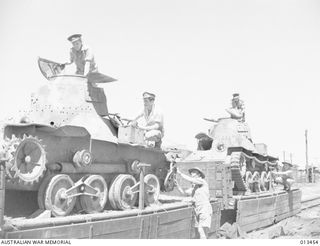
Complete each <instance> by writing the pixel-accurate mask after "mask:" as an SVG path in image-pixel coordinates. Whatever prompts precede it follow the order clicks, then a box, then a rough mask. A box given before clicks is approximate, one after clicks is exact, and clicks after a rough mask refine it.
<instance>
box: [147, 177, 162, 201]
mask: <svg viewBox="0 0 320 246" xmlns="http://www.w3.org/2000/svg"><path fill="white" fill-rule="evenodd" d="M144 182H145V188H144V189H145V195H144V199H145V204H146V205H147V206H148V205H150V204H154V203H157V202H158V198H159V195H160V183H159V180H158V178H157V176H155V175H154V174H147V175H146V176H145V177H144Z"/></svg>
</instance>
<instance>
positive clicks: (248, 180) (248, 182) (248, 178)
mask: <svg viewBox="0 0 320 246" xmlns="http://www.w3.org/2000/svg"><path fill="white" fill-rule="evenodd" d="M245 183H246V187H247V189H248V190H249V191H251V192H253V184H252V173H251V172H250V171H247V172H246V176H245Z"/></svg>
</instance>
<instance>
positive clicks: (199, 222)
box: [194, 213, 212, 229]
mask: <svg viewBox="0 0 320 246" xmlns="http://www.w3.org/2000/svg"><path fill="white" fill-rule="evenodd" d="M211 217H212V215H211V214H206V213H201V214H198V215H195V224H194V227H207V228H209V229H210V227H211Z"/></svg>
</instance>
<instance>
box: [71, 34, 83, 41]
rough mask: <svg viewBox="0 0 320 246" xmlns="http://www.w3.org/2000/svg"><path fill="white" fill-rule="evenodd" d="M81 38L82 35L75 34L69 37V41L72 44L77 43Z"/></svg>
mask: <svg viewBox="0 0 320 246" xmlns="http://www.w3.org/2000/svg"><path fill="white" fill-rule="evenodd" d="M81 36H82V35H81V34H73V35H71V36H70V37H68V40H69V41H70V42H75V41H77V40H79V39H81Z"/></svg>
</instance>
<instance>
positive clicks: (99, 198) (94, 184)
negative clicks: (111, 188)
mask: <svg viewBox="0 0 320 246" xmlns="http://www.w3.org/2000/svg"><path fill="white" fill-rule="evenodd" d="M84 183H86V184H87V185H88V186H90V187H91V188H93V189H95V190H96V191H97V194H96V195H95V196H90V195H81V196H80V197H79V203H80V206H81V208H82V210H83V211H85V212H86V213H98V212H101V211H102V210H103V209H104V206H105V205H106V203H107V200H108V186H107V183H106V181H105V180H104V178H103V177H102V176H100V175H90V176H89V177H87V178H86V180H85V181H84ZM84 192H86V191H84Z"/></svg>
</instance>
